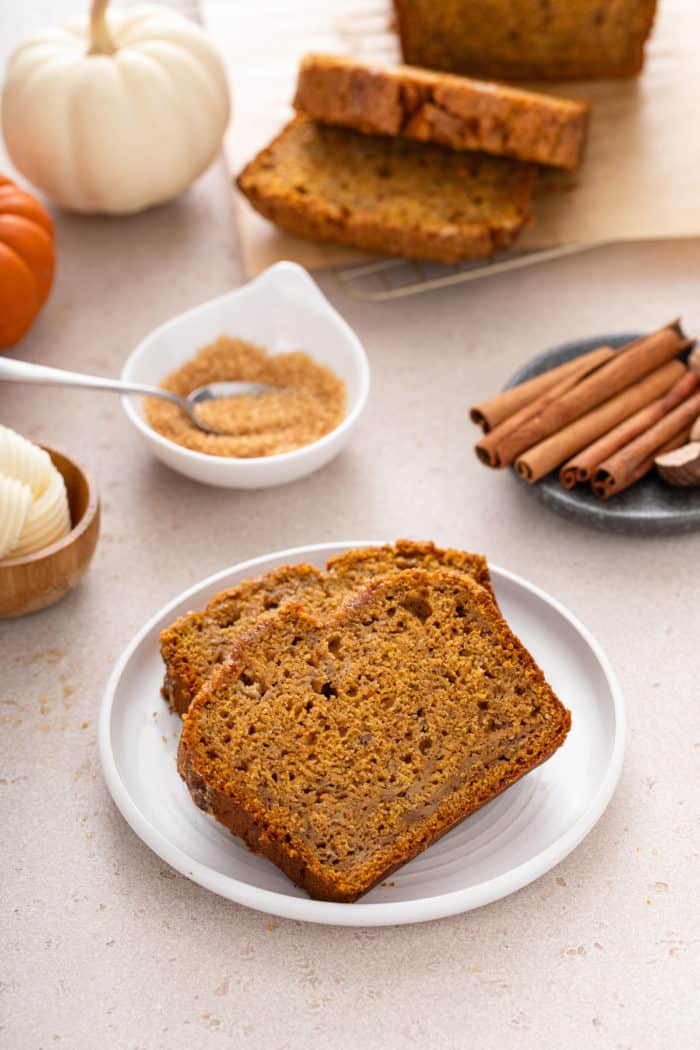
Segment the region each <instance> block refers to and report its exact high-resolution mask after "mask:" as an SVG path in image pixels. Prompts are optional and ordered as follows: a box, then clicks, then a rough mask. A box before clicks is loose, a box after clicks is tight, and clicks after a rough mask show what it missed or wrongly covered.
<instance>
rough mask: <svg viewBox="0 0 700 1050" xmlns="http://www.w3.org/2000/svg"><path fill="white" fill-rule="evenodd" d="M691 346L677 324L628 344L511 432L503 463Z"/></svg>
mask: <svg viewBox="0 0 700 1050" xmlns="http://www.w3.org/2000/svg"><path fill="white" fill-rule="evenodd" d="M691 345H692V340H688V339H686V338H685V335H684V334H683V332H682V330H681V329H680V327H679V325H678V324H677V323H674V324H671V325H667V326H666V327H665V328H662V329H660V331H658V332H654V333H653V334H652V335H649V336H645V337H644V338H643V339H636V340H635V341H634V342H633V343H629V344H628V345H627V346H626V347H623V348H622V350H620V351H619V352H618V353H617V354H615V356H614V357H613V358H611V360H609V361H606V363H605V364H603V365H601V366H600V368H597V369H596V370H595V371H594V372H592V373H591V374H590V375H589V376H586V377H585V378H584V379H582V380H581V381H580V382H579V383H577V384H576V386H575V387H573V389H572V390H569V391H568V393H566V394H563V395H562V397H560V398H557V400H556V401H553V402H552V403H551V404H549V405H547V407H546V408H545V409H544V410H543V411H542V412H540V413H539V414H538V415H536V416H533V417H532V418H531V419H528V420H527V421H526V422H525V423H524V424H523V425H522V426H521V427H519V428H518V430H516V431H514V432H513V433H512V434H509V435H508V436H507V437H506V438H505V439H504V441H503V442H502V444H501V445H500V447H499V458H500V460H501V462H502V463H505V464H508V463H512V462H513V460H514V459H516V458H517V457H518V456H519V455H520V454H521V453H522V452H525V450H526V449H531V448H532V447H533V445H537V444H539V442H541V441H544V440H545V438H548V437H550V436H551V435H552V434H555V433H556V432H557V431H559V430H562V429H563V428H564V427H567V426H568V425H569V424H570V423H572V422H573V421H574V420H576V419H579V418H580V417H581V416H583V415H584V414H585V413H586V412H589V411H590V410H591V409H592V408H596V407H597V406H598V405H600V404H602V402H603V401H607V400H608V398H610V397H612V396H613V395H614V394H617V393H619V392H620V391H621V390H623V389H624V388H625V387H627V386H630V385H631V384H632V383H634V382H636V381H637V380H638V379H642V378H643V377H644V376H646V375H648V374H649V373H650V372H653V371H654V370H655V369H657V368H659V367H660V366H661V365H663V364H665V363H666V362H667V361H670V360H671V359H672V358H674V357H676V355H677V354H679V353H681V351H682V350H685V349H687V348H688V346H691ZM637 407H641V406H637ZM579 447H581V446H579ZM573 451H575V450H573ZM569 454H570V453H569ZM563 458H566V456H565V457H563ZM560 462H561V460H560Z"/></svg>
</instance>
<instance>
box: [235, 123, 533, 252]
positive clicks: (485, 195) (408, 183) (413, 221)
mask: <svg viewBox="0 0 700 1050" xmlns="http://www.w3.org/2000/svg"><path fill="white" fill-rule="evenodd" d="M534 179H535V167H534V165H529V164H525V163H522V162H521V161H516V160H510V159H506V158H505V157H489V156H486V154H484V153H457V152H456V151H455V150H451V149H447V148H446V147H444V146H437V145H434V144H433V143H429V142H428V143H421V142H411V141H409V140H408V139H402V138H391V137H387V136H381V135H362V134H361V133H359V132H357V131H351V130H350V129H348V128H336V127H331V126H329V125H324V124H317V123H316V122H315V121H313V120H311V119H310V118H309V117H307V116H306V115H305V114H303V113H300V114H298V115H297V116H296V117H295V118H294V120H292V121H291V122H290V123H289V124H287V126H286V127H285V128H284V129H283V130H282V131H281V133H280V134H279V135H278V136H277V137H276V138H275V139H273V141H272V142H271V143H270V144H269V146H266V147H265V149H263V150H261V152H260V153H258V155H257V156H256V157H254V158H253V160H251V161H250V163H249V164H248V165H247V166H246V167H245V168H244V169H243V171H242V172H241V173H240V175H239V176H238V179H237V180H236V181H237V184H238V188H239V189H240V190H241V192H242V193H244V194H245V196H246V197H247V198H248V200H249V201H250V203H251V204H252V206H253V207H254V208H255V209H256V211H259V212H260V214H261V215H264V216H265V218H266V219H270V220H271V221H272V222H274V223H276V224H277V225H278V226H281V227H282V229H284V230H288V231H289V232H290V233H296V234H299V235H300V236H302V237H309V238H311V239H312V240H320V241H334V242H335V243H337V244H349V245H353V246H354V247H356V248H363V249H366V250H367V251H370V252H379V253H381V254H382V255H399V256H406V257H407V258H410V259H435V260H438V261H439V262H447V263H454V262H458V261H459V260H460V259H476V258H482V257H484V256H487V255H491V254H493V252H495V251H498V250H499V249H500V248H506V247H508V246H509V245H510V244H512V243H513V241H514V240H515V238H516V237H517V235H518V233H519V232H520V230H521V229H522V227H523V226H524V225H525V223H526V222H527V221H528V220H529V217H530V196H531V191H532V186H533V183H534Z"/></svg>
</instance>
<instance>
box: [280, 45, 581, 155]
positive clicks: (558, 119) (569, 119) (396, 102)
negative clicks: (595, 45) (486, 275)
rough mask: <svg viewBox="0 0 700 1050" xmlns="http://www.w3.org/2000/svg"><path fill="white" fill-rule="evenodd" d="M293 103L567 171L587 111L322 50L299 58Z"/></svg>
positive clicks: (378, 130) (339, 118) (355, 124)
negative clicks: (359, 60)
mask: <svg viewBox="0 0 700 1050" xmlns="http://www.w3.org/2000/svg"><path fill="white" fill-rule="evenodd" d="M294 105H295V107H296V108H297V110H300V111H303V112H305V113H307V114H308V115H309V116H311V117H313V118H314V119H315V120H319V121H322V122H324V123H329V124H340V125H342V126H343V127H350V128H354V129H356V130H357V131H361V132H363V133H365V134H373V135H400V136H403V137H406V138H410V139H415V140H417V141H419V142H436V143H439V144H440V145H443V146H449V147H450V148H451V149H455V150H481V151H483V152H484V153H491V154H494V155H496V156H506V157H516V158H518V159H520V160H525V161H530V162H532V163H537V164H547V165H552V166H554V167H558V168H564V169H566V170H569V171H572V170H573V169H575V168H577V167H578V166H579V164H580V163H581V159H582V156H583V149H584V144H585V140H586V135H587V130H588V121H589V116H590V106H589V104H588V103H586V102H577V101H571V100H569V99H560V98H554V97H552V96H551V95H542V94H538V93H536V92H533V91H523V90H521V89H519V88H514V87H509V86H508V85H506V84H493V83H487V82H485V81H480V80H473V79H468V78H466V77H459V76H453V75H451V74H449V73H435V72H432V71H428V70H423V69H417V68H415V67H411V66H398V67H395V68H389V67H383V66H377V65H370V64H368V63H364V62H358V61H355V60H353V59H350V58H346V57H344V56H341V55H324V54H310V55H306V56H305V58H304V59H303V60H302V63H301V65H300V68H299V75H298V79H297V88H296V96H295V99H294Z"/></svg>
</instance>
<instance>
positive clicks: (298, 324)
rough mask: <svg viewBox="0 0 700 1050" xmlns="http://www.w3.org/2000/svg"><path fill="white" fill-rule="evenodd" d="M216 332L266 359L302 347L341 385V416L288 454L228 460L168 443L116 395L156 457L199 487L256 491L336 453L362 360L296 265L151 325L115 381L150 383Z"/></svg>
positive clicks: (358, 396) (349, 423) (361, 380)
mask: <svg viewBox="0 0 700 1050" xmlns="http://www.w3.org/2000/svg"><path fill="white" fill-rule="evenodd" d="M220 335H231V336H236V337H238V338H240V339H246V340H248V341H250V342H252V343H256V344H258V345H259V346H262V347H264V348H265V349H266V350H267V351H268V353H270V354H280V353H285V352H287V351H290V350H304V351H305V352H306V353H307V354H309V356H310V357H313V358H314V360H316V361H320V362H321V364H324V365H327V366H328V368H331V369H332V370H333V371H334V372H335V374H336V375H337V376H339V377H340V378H341V379H342V380H343V382H344V383H345V387H346V391H347V404H346V408H345V417H344V418H343V420H342V422H341V423H340V424H339V425H338V426H337V427H336V428H335V429H334V430H332V431H331V432H330V434H326V436H325V437H322V438H320V440H319V441H314V442H313V443H312V444H311V445H305V446H304V447H303V448H298V449H295V450H294V451H293V452H283V453H281V454H280V455H277V456H256V457H255V458H253V459H232V458H229V457H225V456H209V455H206V454H205V453H203V452H192V451H191V450H190V449H187V448H183V447H182V446H181V445H176V444H175V443H174V442H173V441H169V440H168V439H167V438H164V437H163V436H162V435H161V434H158V433H157V432H156V431H155V430H153V429H152V428H151V427H150V426H149V425H148V423H147V422H146V419H145V417H144V413H143V401H142V399H140V398H136V397H124V398H122V404H123V405H124V409H125V411H126V414H127V416H128V417H129V419H130V420H131V422H132V423H133V424H134V426H135V427H136V429H137V430H138V431H139V433H140V434H141V435H142V437H143V438H144V439H145V441H146V443H147V444H148V445H149V446H150V448H151V451H152V452H153V453H154V454H155V455H156V456H157V457H158V459H160V460H162V461H163V463H165V464H167V466H169V467H172V469H173V470H176V471H178V473H180V474H184V475H185V476H186V477H188V478H193V479H194V480H195V481H200V482H203V483H204V484H207V485H218V486H220V487H222V488H232V489H257V488H267V487H268V486H271V485H281V484H284V483H285V482H287V481H295V480H296V479H297V478H303V477H305V476H306V475H307V474H311V473H312V471H314V470H318V468H319V467H322V466H324V464H326V463H327V462H328V461H329V460H330V459H332V458H333V456H335V455H337V454H338V452H340V450H341V449H342V448H344V446H345V445H346V444H347V441H348V439H349V437H350V434H351V431H352V429H353V427H354V426H355V424H356V423H357V421H358V419H359V418H360V415H361V413H362V410H363V409H364V407H365V404H366V402H367V395H368V393H369V364H368V362H367V355H366V354H365V352H364V349H363V348H362V344H361V343H360V341H359V339H358V338H357V336H356V335H355V333H354V332H353V330H352V329H351V328H350V326H349V325H348V324H347V322H346V321H344V320H343V318H342V317H341V316H340V314H339V313H338V312H337V310H335V309H334V308H333V307H332V306H331V304H330V303H329V302H328V300H327V299H326V297H325V296H324V295H323V294H322V292H321V291H320V290H319V288H318V287H317V286H316V284H315V283H314V281H313V280H312V279H311V277H310V276H309V275H308V273H307V272H306V270H304V269H303V268H302V267H301V266H297V265H296V263H292V262H279V263H276V264H275V265H274V266H271V267H270V268H269V269H268V270H265V272H264V273H261V274H260V276H259V277H256V278H255V280H253V281H250V283H249V284H246V285H244V286H243V287H242V288H238V289H236V290H235V291H233V292H229V293H227V294H226V295H222V296H221V297H220V298H218V299H211V300H210V301H209V302H207V303H202V305H201V306H196V307H195V308H194V309H193V310H188V311H187V312H186V313H184V314H179V315H178V316H177V317H173V319H172V320H171V321H168V322H166V324H163V325H161V326H160V327H159V328H156V329H155V331H153V332H151V334H150V335H149V336H147V337H146V338H145V339H144V340H143V342H142V343H140V344H139V345H138V346H137V347H136V349H135V350H134V351H133V353H132V354H131V355H130V356H129V358H128V359H127V361H126V364H125V365H124V369H123V371H122V376H121V377H122V379H123V380H125V381H128V382H132V383H149V384H151V385H153V386H158V385H159V384H160V383H161V382H162V380H163V379H164V378H165V376H166V375H167V374H168V373H169V372H172V371H174V370H175V369H176V368H179V367H180V366H181V365H183V364H184V363H185V362H186V361H188V360H190V358H192V357H194V355H195V354H196V353H197V351H198V350H199V349H200V348H201V347H203V346H206V345H207V343H211V342H213V341H214V340H215V339H217V338H218V337H219V336H220Z"/></svg>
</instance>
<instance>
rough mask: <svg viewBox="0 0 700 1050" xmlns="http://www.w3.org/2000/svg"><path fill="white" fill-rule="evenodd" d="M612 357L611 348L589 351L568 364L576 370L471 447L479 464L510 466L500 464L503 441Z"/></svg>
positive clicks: (568, 373)
mask: <svg viewBox="0 0 700 1050" xmlns="http://www.w3.org/2000/svg"><path fill="white" fill-rule="evenodd" d="M614 356H615V351H614V350H613V349H612V348H611V347H609V346H602V347H600V348H599V349H598V350H592V351H591V353H590V354H584V355H583V356H582V357H579V358H577V359H576V360H575V361H572V362H570V364H572V365H577V366H578V367H577V368H570V369H569V371H568V372H567V374H566V375H565V376H563V377H562V378H561V379H560V380H559V382H558V383H555V384H554V386H552V387H550V388H549V389H548V390H546V391H545V392H544V393H543V394H540V396H539V397H537V398H535V400H534V401H530V402H529V403H528V404H527V405H525V406H524V407H523V408H521V409H520V410H519V411H518V412H515V413H514V414H513V415H512V416H508V418H507V419H504V420H503V422H502V423H499V424H498V425H497V426H496V427H494V428H493V430H490V431H489V432H488V434H484V436H483V437H482V438H481V440H480V441H479V442H478V444H477V445H475V446H474V450H475V452H476V454H477V456H478V457H479V459H480V460H481V462H482V463H484V464H485V465H486V466H487V467H506V466H508V463H509V462H511V460H508V461H507V462H505V463H504V462H502V460H501V447H502V446H503V442H504V441H505V439H506V438H507V437H509V436H510V435H511V434H513V433H514V432H515V431H517V430H518V429H519V428H520V427H521V426H522V425H523V424H524V423H526V422H527V421H528V419H531V418H532V417H533V416H536V415H538V413H540V412H543V411H544V409H545V408H546V407H547V406H548V405H549V404H551V402H552V401H556V399H557V398H559V397H561V396H562V395H563V394H566V393H567V392H568V391H569V390H571V389H572V388H573V387H574V386H576V384H577V383H578V382H579V380H581V379H583V377H584V376H586V375H588V374H589V372H591V371H592V370H593V369H594V368H598V367H599V366H600V365H602V364H603V363H604V362H605V361H609V360H610V358H611V357H614ZM555 371H556V369H555ZM516 389H517V388H516Z"/></svg>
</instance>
